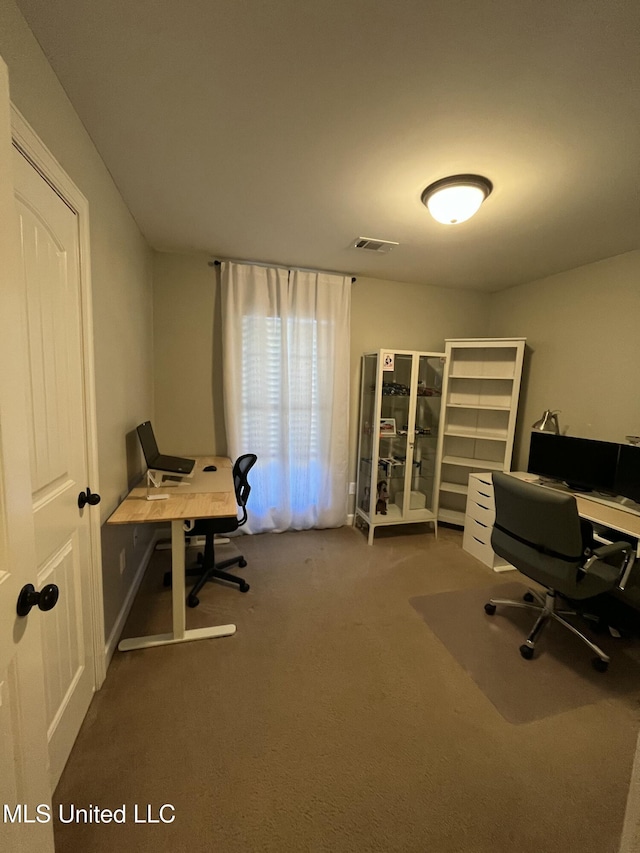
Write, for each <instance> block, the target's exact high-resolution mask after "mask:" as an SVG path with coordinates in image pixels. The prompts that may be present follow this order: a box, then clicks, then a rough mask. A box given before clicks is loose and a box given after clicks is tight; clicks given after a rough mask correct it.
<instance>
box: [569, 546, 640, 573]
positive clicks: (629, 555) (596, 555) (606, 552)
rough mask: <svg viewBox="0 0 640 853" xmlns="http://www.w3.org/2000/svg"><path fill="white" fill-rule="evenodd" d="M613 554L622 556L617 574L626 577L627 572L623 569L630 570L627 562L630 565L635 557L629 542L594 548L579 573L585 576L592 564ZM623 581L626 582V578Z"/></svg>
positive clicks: (633, 549)
mask: <svg viewBox="0 0 640 853" xmlns="http://www.w3.org/2000/svg"><path fill="white" fill-rule="evenodd" d="M614 554H623V555H624V559H623V560H622V564H621V565H620V569H619V573H620V575H622V573H623V572H624V574H625V575H626V576H628V574H629V572H628V571H625V569H627V570H628V569H630V565H629V561H631V565H632V564H633V559H634V557H635V548H634V546H633V545H632V544H631V543H630V542H611V543H609V544H608V545H602V546H601V547H600V548H594V550H593V551H592V552H591V556H590V557H589V559H588V560H587V561H586V563H585V564H584V565H583V566H582V568H581V571H582V572H584V573H585V574H586V573H587V572H588V571H589V569H590V568H591V567H592V566H593V564H594V563H598V562H600V561H601V560H605V559H606V558H607V557H612V556H614ZM624 580H625V581H626V577H625V579H624Z"/></svg>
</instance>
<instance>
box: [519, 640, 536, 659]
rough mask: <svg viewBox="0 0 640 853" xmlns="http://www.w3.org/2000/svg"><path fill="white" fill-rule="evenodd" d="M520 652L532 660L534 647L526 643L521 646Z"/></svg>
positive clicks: (525, 657)
mask: <svg viewBox="0 0 640 853" xmlns="http://www.w3.org/2000/svg"><path fill="white" fill-rule="evenodd" d="M520 654H521V655H522V657H523V658H524V659H525V660H531V658H532V657H533V649H532V648H531V646H527V645H525V644H524V643H523V644H522V645H521V646H520Z"/></svg>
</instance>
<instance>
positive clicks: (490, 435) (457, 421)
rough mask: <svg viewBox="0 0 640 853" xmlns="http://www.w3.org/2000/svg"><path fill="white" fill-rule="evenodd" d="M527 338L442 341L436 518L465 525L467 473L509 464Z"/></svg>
mask: <svg viewBox="0 0 640 853" xmlns="http://www.w3.org/2000/svg"><path fill="white" fill-rule="evenodd" d="M524 347H525V338H464V339H461V338H456V339H449V340H447V341H445V355H446V370H445V377H444V383H443V424H442V436H441V441H440V446H439V448H438V465H437V484H436V487H437V489H438V506H439V510H438V518H439V520H440V521H446V522H449V523H451V524H459V525H463V524H464V519H465V512H466V501H467V491H468V483H469V475H470V474H473V473H478V472H485V471H508V470H510V468H511V457H512V454H513V439H514V435H515V427H516V414H517V409H518V396H519V393H520V380H521V376H522V362H523V358H524Z"/></svg>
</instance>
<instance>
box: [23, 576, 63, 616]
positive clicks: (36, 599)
mask: <svg viewBox="0 0 640 853" xmlns="http://www.w3.org/2000/svg"><path fill="white" fill-rule="evenodd" d="M59 594H60V591H59V589H58V587H57V586H56V585H55V584H54V583H48V584H47V585H46V586H43V587H42V590H41V591H40V592H36V590H35V587H34V585H33V584H32V583H28V584H25V585H24V586H23V587H22V589H21V590H20V595H19V596H18V606H17V607H16V611H17V613H18V616H27V615H28V614H29V613H30V612H31V608H32V607H39V608H40V610H51V609H52V608H54V607H55V606H56V604H57V603H58V595H59Z"/></svg>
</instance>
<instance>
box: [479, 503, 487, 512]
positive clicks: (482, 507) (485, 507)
mask: <svg viewBox="0 0 640 853" xmlns="http://www.w3.org/2000/svg"><path fill="white" fill-rule="evenodd" d="M478 506H479V507H480V509H486V510H487V511H488V510H489V507H488V506H483V505H482V504H478Z"/></svg>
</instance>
